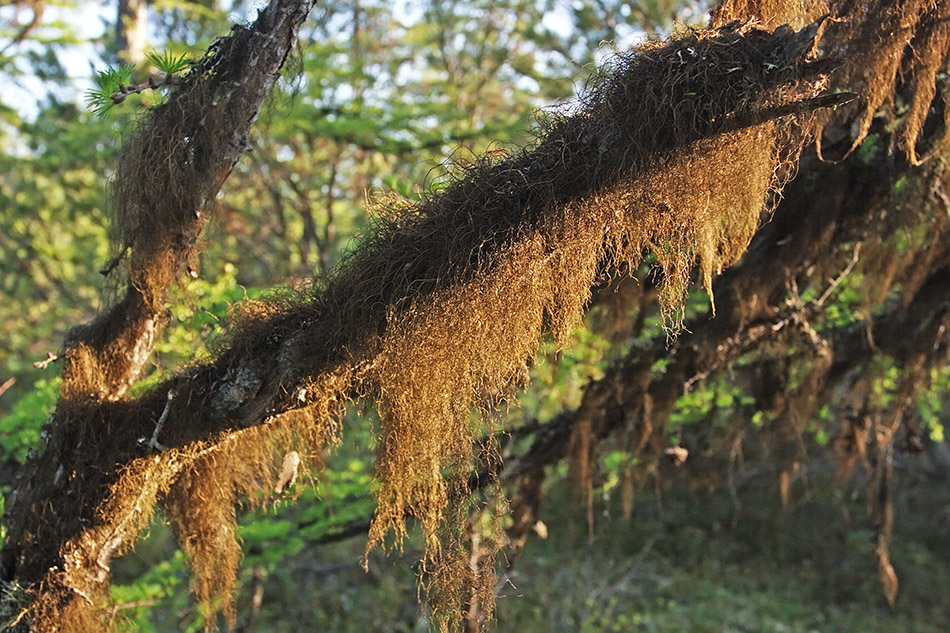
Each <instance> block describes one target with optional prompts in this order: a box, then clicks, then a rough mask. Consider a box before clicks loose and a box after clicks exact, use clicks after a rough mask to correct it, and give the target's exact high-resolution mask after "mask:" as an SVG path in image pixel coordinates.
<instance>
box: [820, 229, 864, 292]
mask: <svg viewBox="0 0 950 633" xmlns="http://www.w3.org/2000/svg"><path fill="white" fill-rule="evenodd" d="M860 254H861V242H858V243H857V244H855V245H854V252H853V253H852V254H851V261H850V262H848V265H847V266H845V267H844V270H842V271H841V274H840V275H838V276H837V277H835V280H834V281H832V282H831V285H830V286H828V288H827V289H825V291H824V292H823V293H822V295H821V297H819V298H818V300H817V301H816V302H815V303H814V306H815V307H816V308H820V307H821V306H823V305H824V304H825V301H827V300H828V298H829V297H831V293H833V292H834V291H835V288H837V287H838V286H839V285H840V284H841V282H842V281H844V278H845V277H847V276H848V275H849V274H851V271H852V270H854V266H855V264H857V263H858V256H859V255H860Z"/></svg>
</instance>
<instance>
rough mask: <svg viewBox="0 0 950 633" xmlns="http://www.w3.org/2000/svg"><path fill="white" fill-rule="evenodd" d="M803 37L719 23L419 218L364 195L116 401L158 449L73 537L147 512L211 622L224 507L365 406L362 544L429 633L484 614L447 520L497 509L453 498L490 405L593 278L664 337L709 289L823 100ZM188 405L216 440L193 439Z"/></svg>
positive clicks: (620, 75) (613, 80)
mask: <svg viewBox="0 0 950 633" xmlns="http://www.w3.org/2000/svg"><path fill="white" fill-rule="evenodd" d="M814 36H815V30H814V29H811V30H805V31H803V32H801V33H794V32H792V31H791V30H790V29H780V30H777V31H776V32H775V33H771V32H769V31H765V30H762V29H759V28H755V27H753V26H750V25H730V26H728V27H726V28H723V29H720V30H714V31H695V32H689V33H686V34H683V35H681V36H679V37H677V38H676V39H673V40H671V41H669V42H667V43H649V44H645V45H643V46H641V47H640V48H638V49H635V50H633V51H631V52H628V53H623V54H619V55H618V56H617V57H616V58H615V59H614V60H613V61H612V63H611V64H610V65H609V67H608V68H606V69H605V70H603V71H602V72H601V73H599V74H598V76H597V77H596V78H595V79H594V80H593V81H592V82H591V84H590V86H589V87H588V92H587V93H586V95H585V96H583V97H582V98H581V99H580V102H579V104H578V106H576V107H575V108H572V109H569V110H565V111H562V112H560V113H551V114H550V115H548V116H547V117H546V118H544V119H543V120H542V121H541V124H540V126H539V130H538V140H537V142H536V143H535V144H534V145H533V146H531V147H529V148H527V149H525V150H522V151H517V152H513V153H511V154H509V155H506V156H498V155H496V156H494V157H492V158H489V159H485V160H483V161H480V162H477V163H476V164H475V165H473V166H471V167H469V168H467V169H462V170H460V171H459V172H457V173H455V174H454V176H453V177H452V179H451V182H450V184H448V185H447V186H446V187H444V188H443V189H441V190H440V191H439V192H437V193H431V194H430V195H429V196H428V197H426V198H425V199H423V200H422V201H420V202H419V203H417V204H408V203H405V202H401V201H399V202H395V201H391V202H389V203H385V202H384V203H383V204H382V208H381V209H379V210H378V214H377V218H376V225H375V226H374V227H373V229H372V230H371V231H370V232H369V233H368V234H367V235H366V236H365V237H364V238H363V240H362V242H361V244H360V245H359V247H358V249H357V250H356V251H354V253H353V254H352V255H351V256H350V257H349V258H348V259H347V260H346V261H345V262H344V263H343V265H342V266H341V267H340V268H339V269H338V270H337V271H336V272H335V273H333V275H331V277H330V278H329V279H328V280H327V282H326V283H325V284H324V285H323V286H321V287H319V288H315V289H314V290H313V291H312V294H310V295H309V296H308V297H307V299H306V300H303V301H292V300H286V301H285V300H275V301H274V302H273V303H272V304H269V305H262V306H258V305H249V306H248V307H247V308H246V309H245V314H244V316H243V317H240V318H238V319H236V320H235V325H234V329H233V330H232V332H233V333H232V335H230V337H229V338H228V339H227V345H228V346H227V349H224V350H222V351H221V352H220V353H218V354H217V355H216V356H215V358H214V359H213V361H211V362H210V363H208V364H206V365H203V366H199V367H194V368H191V369H189V370H188V371H187V372H185V373H183V374H182V375H181V376H180V377H177V378H174V379H172V380H170V381H168V382H167V383H165V384H164V385H163V386H162V389H161V390H158V391H154V392H151V393H150V394H147V395H146V396H143V397H142V398H139V399H138V400H135V401H128V402H127V403H126V402H118V403H116V407H115V410H116V411H119V409H120V408H121V407H128V408H132V409H135V408H137V410H138V411H142V412H144V411H148V412H152V413H155V412H163V410H165V409H166V408H167V410H168V413H169V414H168V416H167V420H165V425H164V427H163V436H162V437H174V438H176V439H177V444H175V445H174V446H171V447H170V448H169V450H167V451H164V452H162V453H160V454H159V455H154V456H149V457H142V458H139V459H135V460H132V459H128V457H129V455H128V454H133V453H134V449H130V448H128V447H129V446H135V444H134V439H131V440H130V441H129V442H125V441H123V443H122V444H121V445H122V446H124V447H126V448H124V449H123V450H125V451H126V453H128V454H126V453H123V454H122V455H119V457H121V458H122V459H118V458H117V459H116V463H120V462H123V460H125V462H123V463H128V464H129V466H128V468H127V469H125V470H124V471H122V472H121V473H119V474H118V475H117V477H116V480H115V481H116V483H115V484H114V485H113V486H112V487H111V489H110V494H109V495H107V497H108V500H107V501H106V502H105V503H104V504H103V505H102V506H101V507H98V506H97V512H99V514H98V515H97V516H96V517H94V519H95V520H94V521H91V522H90V524H94V525H95V526H96V527H94V528H84V531H83V532H82V533H83V534H85V535H87V536H89V537H90V538H92V537H95V538H96V539H100V537H103V536H105V537H108V535H109V534H113V533H115V534H116V535H117V536H116V538H121V539H122V540H121V543H124V544H128V543H131V541H132V539H133V538H134V534H135V533H137V532H138V531H140V529H141V527H142V526H144V522H146V521H147V517H149V516H151V511H152V508H153V506H154V505H155V504H156V503H160V504H162V505H164V507H165V508H166V510H167V511H168V513H169V516H170V519H171V522H172V524H173V526H174V529H175V534H176V537H177V538H178V540H179V543H180V544H181V546H182V548H183V549H184V550H185V552H186V553H188V555H189V558H190V560H191V562H192V565H193V567H194V570H195V576H196V593H197V594H198V596H199V598H200V599H201V600H202V601H204V602H205V603H206V604H207V605H209V606H214V605H220V606H223V607H224V610H225V613H226V614H227V615H231V614H233V610H232V607H231V606H229V605H231V604H233V603H231V602H230V598H229V596H230V593H231V589H232V588H233V584H234V574H235V570H236V567H237V563H238V559H239V552H240V549H239V547H238V545H237V542H236V538H235V535H236V531H235V517H236V515H235V503H236V502H237V501H238V500H239V499H241V498H246V499H249V500H251V502H254V503H261V502H265V501H266V499H267V496H268V494H267V493H269V492H270V491H272V490H273V487H274V481H275V478H276V476H277V473H278V472H279V470H280V467H279V465H280V463H281V457H282V455H283V454H284V453H285V451H287V450H290V449H297V448H299V449H300V450H301V452H302V453H304V454H305V455H309V456H311V457H315V456H318V455H319V453H320V451H321V450H322V449H323V447H324V446H325V444H326V443H327V442H332V441H334V439H335V438H336V437H337V433H338V432H339V428H338V425H337V424H335V420H337V419H338V416H339V414H340V412H341V411H342V408H343V407H344V406H345V404H346V403H347V402H350V401H351V400H352V399H354V398H358V397H368V398H372V399H374V400H375V402H376V403H377V404H378V409H379V413H380V418H381V427H380V430H379V442H378V456H377V468H376V475H377V480H378V483H377V486H376V488H375V495H376V501H377V503H378V511H377V514H376V517H375V519H374V521H373V524H372V526H371V528H370V534H369V540H368V548H371V547H374V546H376V545H379V544H381V543H383V542H385V540H386V538H387V535H394V536H395V538H396V541H397V542H398V541H399V540H400V539H401V538H402V537H403V536H404V535H405V534H406V521H407V519H416V520H418V521H419V522H420V524H421V526H422V528H423V532H424V535H425V544H426V563H425V565H424V567H425V569H427V570H431V572H432V575H431V577H430V578H429V584H428V586H429V588H430V591H429V597H430V603H431V605H432V607H433V609H434V613H435V616H436V620H437V621H438V622H439V623H440V626H442V627H443V628H454V627H456V626H457V624H458V622H459V617H460V614H461V613H462V610H463V608H464V606H465V605H466V604H470V603H472V602H473V601H478V602H479V603H480V604H481V606H482V608H483V609H485V610H486V611H488V612H490V611H491V597H492V595H493V593H494V576H493V565H492V560H491V553H492V552H493V551H495V550H496V548H497V544H495V545H492V544H489V545H487V546H485V544H484V543H482V545H481V546H479V547H478V548H476V547H475V545H473V544H472V543H471V542H470V537H469V536H468V535H469V532H470V530H469V527H470V526H468V525H467V523H468V515H469V511H470V510H472V509H473V508H482V509H484V510H486V511H488V512H489V513H492V512H494V513H497V512H500V511H501V508H502V507H503V504H492V503H489V504H488V505H487V506H481V505H479V504H477V503H474V502H473V501H472V500H471V495H470V488H469V486H470V484H469V482H470V480H471V478H472V476H473V475H474V474H476V471H475V465H476V463H477V462H479V461H480V460H482V459H483V458H485V457H486V456H487V458H488V459H489V461H491V460H493V459H497V458H496V457H495V456H493V455H492V449H491V447H490V445H489V446H488V447H487V448H483V445H482V442H481V441H480V440H481V438H482V437H483V435H484V434H485V433H486V432H491V431H492V430H494V425H493V422H492V414H493V411H494V410H495V409H496V408H497V407H498V405H500V404H501V403H503V402H504V401H505V400H506V399H508V398H509V397H510V396H511V395H512V393H513V392H514V390H516V389H517V388H518V387H519V386H520V385H522V384H523V383H524V381H525V380H526V377H527V371H528V367H529V365H530V363H531V362H532V360H533V358H534V357H535V354H536V353H537V350H538V347H539V344H540V343H541V341H542V340H544V339H545V338H553V339H554V340H555V341H557V342H559V343H561V344H564V343H566V341H567V337H568V334H569V333H570V331H571V330H572V328H574V327H575V326H576V324H577V323H578V320H579V318H580V315H581V314H582V312H583V310H584V308H585V305H586V303H587V301H588V299H589V296H590V289H591V287H592V286H593V285H594V284H595V283H597V282H598V281H599V280H600V278H601V277H602V276H603V275H605V274H606V275H611V274H617V273H618V271H619V270H629V269H634V268H635V264H636V262H638V261H640V259H641V258H642V257H643V256H644V254H645V253H646V252H648V251H650V252H653V253H654V254H655V256H656V260H657V262H658V264H659V265H661V266H662V267H663V268H664V271H665V275H664V278H663V282H662V283H663V285H662V291H661V297H662V301H663V306H664V311H665V313H666V314H667V315H668V318H669V321H670V324H671V326H672V327H674V328H675V327H676V325H677V319H678V317H677V316H676V315H677V313H678V310H679V308H680V306H681V305H682V303H683V299H684V294H685V288H686V284H687V282H688V279H689V271H690V270H691V269H692V268H693V267H694V265H698V266H699V267H700V270H701V271H702V275H703V277H704V281H705V283H706V284H707V286H708V285H709V280H710V279H711V277H712V275H714V274H716V273H717V272H718V271H720V270H721V269H722V268H723V267H724V266H727V265H729V264H730V263H732V262H733V261H735V259H736V258H737V257H738V256H739V254H741V252H742V251H743V250H744V249H745V247H746V246H747V244H748V242H749V239H750V237H751V235H752V232H753V231H754V229H755V226H756V225H757V223H758V221H759V217H760V214H761V212H762V210H763V208H766V207H767V206H768V204H769V201H770V200H771V199H772V198H771V196H774V195H775V189H776V188H777V187H779V186H780V185H781V184H782V182H783V179H784V177H785V176H786V175H787V172H788V170H787V164H788V162H789V161H790V160H792V159H794V157H795V156H796V155H797V152H798V149H799V147H800V144H801V142H802V139H803V135H802V134H800V133H799V131H800V130H799V128H800V126H801V125H802V123H803V122H802V121H801V119H802V118H806V117H807V116H808V115H809V113H810V112H811V111H812V110H813V109H814V108H815V107H818V106H819V105H825V104H828V103H833V101H827V100H825V101H815V100H813V99H814V98H815V97H816V96H817V95H818V93H819V92H820V91H821V90H822V87H823V77H824V73H825V72H826V71H827V70H828V69H829V64H828V63H827V62H824V61H821V60H818V61H813V60H810V59H809V56H808V54H809V52H810V51H811V49H812V47H813V45H814ZM790 115H793V116H790ZM163 151H164V150H163ZM176 151H177V150H176ZM182 151H185V150H184V149H183V150H182ZM188 160H191V159H188ZM186 163H187V160H186ZM203 173H205V176H207V177H209V178H219V177H223V175H220V174H217V173H210V172H207V173H206V172H203ZM196 191H197V190H196ZM127 193H128V195H132V196H134V195H136V194H135V192H134V191H131V190H130V191H128V192H127ZM172 198H173V199H177V197H176V196H173V197H172ZM199 199H200V195H199ZM174 204H175V205H177V204H178V203H177V202H175V203H174ZM132 207H134V205H132ZM132 207H129V208H132ZM182 208H183V207H182ZM180 210H181V209H179V208H178V207H177V206H176V207H175V209H171V210H169V215H168V217H169V218H171V219H172V220H174V219H175V218H178V219H181V220H183V219H184V218H185V216H180V215H176V213H178V212H179V211H180ZM150 217H151V216H150ZM156 217H157V216H156ZM163 217H164V216H163ZM189 217H190V216H189ZM149 221H151V220H141V221H139V220H136V221H134V222H133V223H132V224H131V225H130V226H131V227H133V229H134V228H135V227H138V226H145V225H147V224H148V222H149ZM155 221H156V222H160V221H159V220H155ZM169 221H171V220H169ZM142 222H144V223H145V224H142ZM160 223H161V222H160ZM163 226H164V225H163ZM135 230H137V229H135ZM163 230H164V231H165V233H163V235H177V234H175V233H174V231H175V230H176V229H175V228H174V227H171V226H164V229H163ZM136 239H139V238H136ZM162 239H165V238H162ZM170 239H177V238H170ZM136 243H137V242H136ZM133 261H135V260H134V257H133ZM133 283H134V282H133ZM222 385H223V386H222ZM166 396H169V397H168V401H167V404H166ZM194 411H201V412H203V413H204V414H206V415H207V416H209V420H206V422H209V424H210V423H211V422H213V423H214V424H215V425H216V426H215V427H214V428H228V429H231V430H228V431H225V432H223V433H221V434H219V435H217V436H214V437H207V435H208V433H207V432H205V434H204V435H203V434H202V432H201V429H202V426H201V425H199V424H197V423H196V420H195V419H194V416H195V414H194ZM116 416H117V418H116V419H117V420H118V419H120V417H118V416H119V413H116ZM215 416H217V417H215ZM139 417H141V416H139ZM156 417H157V416H156ZM162 417H164V412H163V413H162ZM211 418H214V419H211ZM136 424H137V426H130V427H129V430H128V431H127V433H129V434H130V438H134V437H141V436H143V435H144V436H145V437H146V438H147V437H148V436H149V434H150V433H151V431H152V428H153V423H152V420H150V419H146V420H144V421H143V420H138V419H137V420H136ZM107 426H108V425H107ZM116 427H117V425H113V426H112V427H109V428H116ZM245 427H250V428H245ZM104 428H105V427H104ZM160 439H161V438H160ZM117 450H118V449H117ZM490 470H491V469H490ZM488 476H491V475H488ZM104 477H105V476H104ZM109 477H112V474H109ZM103 485H105V484H103ZM259 490H263V491H264V493H265V494H263V495H261V494H260V493H259V492H255V491H259ZM488 523H490V524H491V525H492V526H494V530H493V529H488V530H487V533H486V534H485V536H486V538H489V539H490V538H491V536H492V532H493V531H497V526H498V523H497V521H489V522H488ZM117 526H124V527H123V529H121V530H117ZM126 528H128V529H126ZM133 528H134V529H133ZM471 538H481V535H477V534H475V535H471ZM106 540H108V539H106ZM467 540H468V541H469V542H468V544H467V545H466V541H467ZM116 542H117V543H119V542H120V541H116ZM103 547H104V549H105V550H108V551H109V553H110V554H111V553H112V552H113V551H121V548H120V547H119V545H115V546H103ZM474 549H479V550H480V551H482V552H487V555H486V556H476V554H477V552H474V551H471V550H474ZM466 550H469V554H470V555H466ZM84 551H86V550H84ZM88 551H91V552H95V551H96V548H95V547H92V546H90V548H88ZM476 559H477V560H476ZM473 561H474V562H473ZM93 564H94V563H93ZM86 566H87V567H88V565H86ZM77 586H79V582H78V581H77V582H68V583H64V587H65V588H66V590H67V591H68V590H69V589H70V588H76V587H77ZM70 599H72V600H73V602H72V603H71V604H80V603H81V601H76V600H75V599H74V597H73V598H70Z"/></svg>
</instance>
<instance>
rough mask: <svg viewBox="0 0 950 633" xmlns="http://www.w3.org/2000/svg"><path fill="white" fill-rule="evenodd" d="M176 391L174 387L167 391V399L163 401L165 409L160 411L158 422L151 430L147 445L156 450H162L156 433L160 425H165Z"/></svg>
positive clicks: (159, 430) (160, 429)
mask: <svg viewBox="0 0 950 633" xmlns="http://www.w3.org/2000/svg"><path fill="white" fill-rule="evenodd" d="M177 393H178V392H176V391H175V390H174V389H170V390H169V391H168V401H167V402H166V403H165V410H164V411H162V415H160V416H159V418H158V422H156V423H155V430H154V431H153V432H152V439H150V440H149V441H148V447H149V448H151V449H152V450H156V451H164V450H165V447H164V446H162V445H161V444H159V443H158V434H159V433H161V431H162V427H163V426H165V420H167V419H168V412H169V411H171V408H172V400H174V399H175V396H176V395H177Z"/></svg>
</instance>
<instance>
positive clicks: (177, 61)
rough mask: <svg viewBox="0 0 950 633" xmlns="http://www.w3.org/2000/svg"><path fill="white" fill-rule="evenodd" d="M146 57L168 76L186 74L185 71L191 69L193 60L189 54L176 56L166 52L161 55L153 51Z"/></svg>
mask: <svg viewBox="0 0 950 633" xmlns="http://www.w3.org/2000/svg"><path fill="white" fill-rule="evenodd" d="M145 57H147V58H148V60H149V61H150V62H152V65H153V66H155V68H157V69H158V70H159V71H161V72H163V73H165V74H166V75H174V74H176V73H180V72H184V71H185V70H188V69H189V68H191V63H192V60H191V59H190V58H189V57H188V55H187V53H182V54H181V55H175V54H173V53H172V52H171V51H164V52H161V53H159V52H157V51H152V52H151V53H148V54H147V55H146V56H145Z"/></svg>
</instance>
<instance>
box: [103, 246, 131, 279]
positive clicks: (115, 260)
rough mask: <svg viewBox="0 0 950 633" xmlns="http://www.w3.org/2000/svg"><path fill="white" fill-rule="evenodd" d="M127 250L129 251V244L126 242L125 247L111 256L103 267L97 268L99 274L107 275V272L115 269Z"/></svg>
mask: <svg viewBox="0 0 950 633" xmlns="http://www.w3.org/2000/svg"><path fill="white" fill-rule="evenodd" d="M128 252H129V245H128V244H126V245H125V248H123V249H122V250H121V251H120V252H119V254H118V255H116V256H115V257H113V258H112V259H110V260H109V263H108V264H106V265H105V267H103V268H102V269H100V270H99V274H100V275H102V276H103V277H106V276H108V275H109V273H111V272H112V271H113V270H115V268H116V266H118V265H119V262H121V261H122V258H123V257H125V254H126V253H128Z"/></svg>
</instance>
